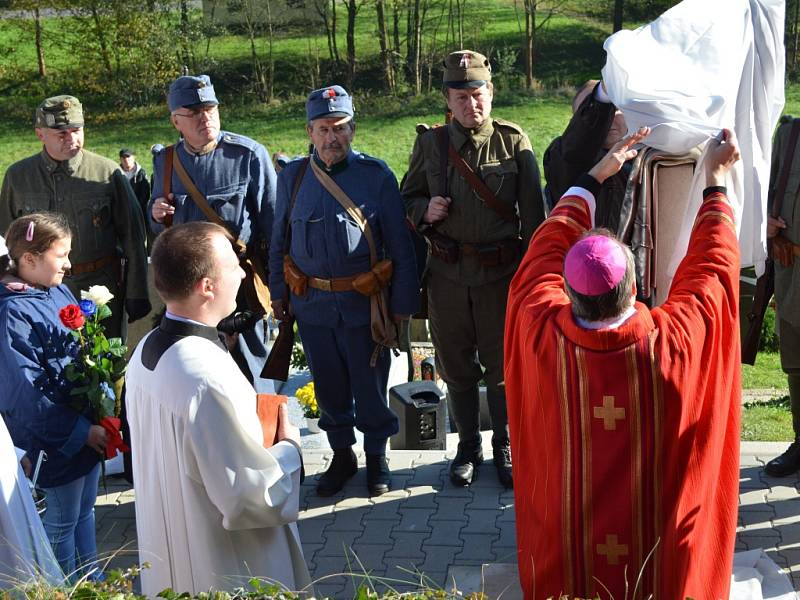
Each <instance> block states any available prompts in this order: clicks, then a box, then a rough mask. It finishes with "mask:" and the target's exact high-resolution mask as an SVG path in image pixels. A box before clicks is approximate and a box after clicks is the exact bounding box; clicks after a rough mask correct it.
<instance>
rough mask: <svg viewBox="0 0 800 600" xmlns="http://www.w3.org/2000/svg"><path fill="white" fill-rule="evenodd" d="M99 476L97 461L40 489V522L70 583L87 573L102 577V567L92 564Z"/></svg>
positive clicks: (94, 546)
mask: <svg viewBox="0 0 800 600" xmlns="http://www.w3.org/2000/svg"><path fill="white" fill-rule="evenodd" d="M99 478H100V463H97V464H96V465H95V467H94V468H93V469H92V470H91V471H89V472H88V473H87V474H86V475H84V476H83V477H78V479H75V480H74V481H70V482H69V483H65V484H64V485H59V486H56V487H50V488H44V492H45V494H46V498H47V510H46V511H45V513H44V516H43V518H42V525H44V530H45V533H47V538H48V539H49V540H50V545H51V546H52V547H53V553H54V554H55V556H56V560H57V561H58V564H59V565H61V569H62V570H63V571H64V574H65V575H66V576H67V577H68V578H69V579H70V580H71V581H73V582H75V581H77V580H78V579H80V578H81V577H83V576H84V575H86V574H87V573H88V574H89V579H93V580H94V579H97V578H100V577H102V570H101V569H100V568H99V567H98V566H97V565H96V562H97V540H96V538H95V528H94V502H95V500H96V499H97V483H98V480H99ZM76 565H77V568H76Z"/></svg>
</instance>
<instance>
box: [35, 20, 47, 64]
mask: <svg viewBox="0 0 800 600" xmlns="http://www.w3.org/2000/svg"><path fill="white" fill-rule="evenodd" d="M33 24H34V27H35V29H36V60H37V62H38V63H39V77H47V66H46V65H45V62H44V47H43V46H42V21H41V19H40V18H39V6H38V5H37V6H36V7H34V9H33Z"/></svg>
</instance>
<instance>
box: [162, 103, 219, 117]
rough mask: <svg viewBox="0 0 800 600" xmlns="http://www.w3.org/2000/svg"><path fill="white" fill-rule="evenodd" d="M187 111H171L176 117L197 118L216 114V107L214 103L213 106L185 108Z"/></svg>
mask: <svg viewBox="0 0 800 600" xmlns="http://www.w3.org/2000/svg"><path fill="white" fill-rule="evenodd" d="M186 110H188V111H189V112H187V113H179V112H176V113H172V114H173V115H175V116H176V117H183V118H185V119H199V118H200V117H201V116H208V117H211V116H214V115H215V114H217V107H216V105H213V106H200V107H198V108H187V109H186Z"/></svg>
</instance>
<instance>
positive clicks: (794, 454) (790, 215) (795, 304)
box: [764, 115, 800, 477]
mask: <svg viewBox="0 0 800 600" xmlns="http://www.w3.org/2000/svg"><path fill="white" fill-rule="evenodd" d="M792 123H793V119H792V117H790V116H789V115H785V116H783V117H781V120H780V124H779V125H778V129H777V131H776V132H775V139H774V142H773V146H772V169H771V172H770V182H769V204H770V208H771V206H772V202H774V201H775V200H776V198H774V195H775V194H776V192H777V190H776V188H777V185H778V177H779V176H780V173H781V172H782V171H783V169H784V167H785V165H784V164H783V162H784V161H785V159H786V149H787V146H788V145H789V135H790V132H791V129H792ZM798 146H800V144H798ZM767 237H768V238H770V239H771V240H772V255H773V259H774V261H775V302H776V304H777V306H778V323H777V326H778V336H779V338H780V352H781V368H783V370H784V372H785V373H786V376H787V379H788V382H789V399H790V401H791V407H792V425H793V426H794V435H795V440H794V442H792V444H791V445H790V446H789V448H788V449H787V450H786V452H784V453H783V454H781V455H780V456H778V457H776V458H774V459H772V460H771V461H769V462H768V463H767V464H766V466H765V468H764V470H765V471H766V472H767V474H768V475H772V476H773V477H786V476H787V475H791V474H793V473H795V472H797V471H799V470H800V147H796V148H795V152H794V156H793V157H792V164H791V165H789V176H788V179H787V182H786V191H785V192H784V196H783V199H782V200H781V213H780V216H779V217H778V218H777V219H773V218H772V217H771V216H770V217H768V221H767Z"/></svg>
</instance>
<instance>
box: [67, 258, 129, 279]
mask: <svg viewBox="0 0 800 600" xmlns="http://www.w3.org/2000/svg"><path fill="white" fill-rule="evenodd" d="M115 261H116V262H117V263H119V258H118V257H116V256H104V257H102V258H98V259H97V260H94V261H91V262H85V263H80V264H78V265H72V266H71V267H70V270H69V272H70V275H83V274H84V273H93V272H94V271H99V270H100V269H102V268H103V267H106V266H108V265H111V264H114V262H115Z"/></svg>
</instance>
